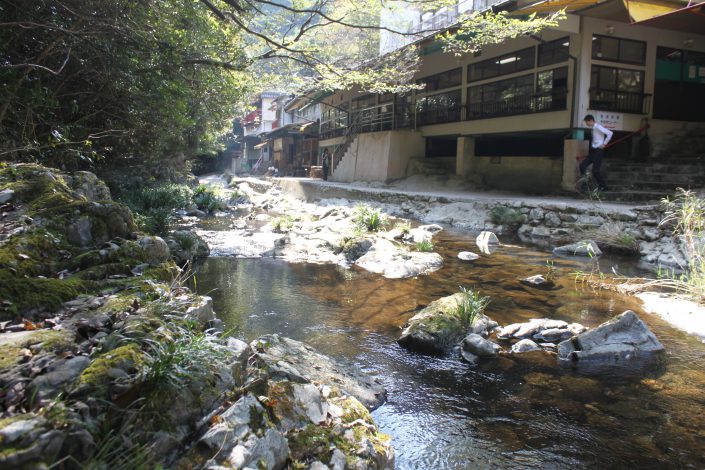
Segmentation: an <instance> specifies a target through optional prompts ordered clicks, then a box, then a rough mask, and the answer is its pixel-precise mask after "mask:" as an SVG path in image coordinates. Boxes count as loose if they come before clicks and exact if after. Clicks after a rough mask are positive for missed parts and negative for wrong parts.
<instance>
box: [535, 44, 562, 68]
mask: <svg viewBox="0 0 705 470" xmlns="http://www.w3.org/2000/svg"><path fill="white" fill-rule="evenodd" d="M569 49H570V38H568V37H564V38H561V39H556V40H555V41H551V42H547V43H544V44H541V45H539V54H538V62H539V67H543V66H544V65H551V64H559V63H561V62H565V61H567V60H568V51H569Z"/></svg>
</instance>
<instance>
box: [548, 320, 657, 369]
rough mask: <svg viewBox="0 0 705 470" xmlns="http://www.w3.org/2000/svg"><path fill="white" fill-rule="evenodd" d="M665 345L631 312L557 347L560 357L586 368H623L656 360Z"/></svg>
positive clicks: (562, 359)
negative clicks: (629, 364)
mask: <svg viewBox="0 0 705 470" xmlns="http://www.w3.org/2000/svg"><path fill="white" fill-rule="evenodd" d="M663 349H664V348H663V345H662V344H661V343H660V342H659V340H658V339H657V338H656V336H655V335H654V334H653V333H652V332H651V330H649V327H648V326H646V324H645V323H644V322H643V321H642V320H641V319H640V318H639V317H638V316H637V314H636V313H634V312H632V311H631V310H627V311H626V312H624V313H622V314H620V315H617V316H616V317H614V318H612V319H611V320H609V321H607V322H605V323H603V324H601V325H600V326H598V327H597V328H595V329H593V330H590V331H587V332H584V333H581V334H579V335H577V336H575V337H573V338H571V339H568V340H566V341H563V342H562V343H560V344H559V345H558V358H559V360H561V361H566V362H568V361H570V362H574V363H577V364H578V365H580V364H585V365H596V366H622V365H626V364H628V363H632V362H634V361H640V360H644V359H650V358H653V356H654V353H657V352H659V351H663Z"/></svg>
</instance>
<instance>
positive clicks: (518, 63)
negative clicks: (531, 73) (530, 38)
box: [468, 47, 536, 82]
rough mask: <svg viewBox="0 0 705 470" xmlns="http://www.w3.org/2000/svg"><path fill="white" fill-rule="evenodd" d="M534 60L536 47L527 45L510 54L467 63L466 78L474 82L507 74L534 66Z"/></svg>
mask: <svg viewBox="0 0 705 470" xmlns="http://www.w3.org/2000/svg"><path fill="white" fill-rule="evenodd" d="M535 62H536V48H535V47H529V48H526V49H522V50H520V51H516V52H512V53H511V54H505V55H501V56H499V57H494V58H492V59H487V60H483V61H482V62H478V63H476V64H470V65H468V77H469V78H468V80H469V81H471V82H476V81H478V80H485V79H487V78H492V77H497V76H499V75H507V74H510V73H515V72H521V71H522V70H529V69H533V68H534V64H535Z"/></svg>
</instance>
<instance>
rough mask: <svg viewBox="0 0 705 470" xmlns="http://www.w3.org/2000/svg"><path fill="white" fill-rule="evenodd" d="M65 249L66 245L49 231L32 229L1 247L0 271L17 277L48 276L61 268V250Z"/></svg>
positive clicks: (13, 237) (14, 237)
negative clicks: (5, 271)
mask: <svg viewBox="0 0 705 470" xmlns="http://www.w3.org/2000/svg"><path fill="white" fill-rule="evenodd" d="M64 248H66V245H65V244H63V243H62V242H61V241H60V240H59V239H58V238H57V237H56V236H54V235H53V234H51V233H49V232H48V231H47V230H44V229H40V228H38V229H31V230H28V231H26V232H24V233H22V234H21V235H14V236H12V237H11V238H10V239H9V240H7V241H6V242H5V243H4V244H3V245H2V246H0V269H3V270H5V269H8V270H10V271H12V272H13V274H15V275H16V276H25V275H28V276H40V275H47V274H49V273H51V272H53V271H54V270H56V269H57V268H58V267H59V265H60V262H59V259H58V258H59V250H61V249H64Z"/></svg>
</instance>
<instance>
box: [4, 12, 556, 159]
mask: <svg viewBox="0 0 705 470" xmlns="http://www.w3.org/2000/svg"><path fill="white" fill-rule="evenodd" d="M448 3H452V2H451V0H437V1H433V2H428V1H421V0H404V1H399V0H396V1H389V0H35V1H32V2H25V1H22V0H0V16H2V18H3V20H2V22H0V44H2V49H1V50H0V84H2V86H0V158H3V159H11V158H12V159H30V160H38V161H44V162H47V163H50V164H52V165H58V166H64V167H68V168H71V167H77V166H80V165H84V166H85V165H93V164H95V163H96V162H103V163H104V164H106V163H107V164H112V165H118V166H124V164H125V163H126V162H131V163H130V164H133V163H141V162H144V161H156V162H164V161H167V160H168V159H169V158H170V157H171V156H173V155H175V154H178V153H184V154H186V156H187V157H188V156H191V155H195V154H198V153H202V152H203V151H204V150H205V149H208V148H213V146H215V145H216V144H217V140H216V137H217V136H218V135H219V134H222V133H223V132H224V130H225V129H227V128H229V127H230V123H231V118H232V116H233V115H234V114H235V110H236V108H237V106H238V105H239V104H240V103H243V102H247V101H248V100H247V97H248V96H250V94H251V93H253V92H254V91H257V90H261V89H263V88H265V87H269V88H279V89H284V90H294V89H299V88H310V87H316V88H322V89H344V88H350V87H353V86H359V87H361V88H363V89H366V90H370V91H373V92H377V93H382V92H389V91H403V90H407V89H409V88H411V87H413V86H414V84H413V83H412V81H411V78H412V76H413V73H414V72H415V70H416V67H417V64H418V60H419V58H418V54H417V53H416V50H415V48H414V47H413V46H410V47H406V48H402V49H399V50H397V51H395V52H393V53H391V54H388V55H385V56H382V57H377V51H378V43H379V34H380V31H387V32H393V33H397V34H401V35H423V34H427V33H434V32H435V31H433V30H428V31H420V32H418V31H417V32H413V33H411V32H408V31H405V30H404V29H403V27H399V28H397V27H390V26H388V25H383V26H380V24H381V23H380V18H381V17H382V14H383V12H387V13H389V12H392V14H393V12H394V11H395V10H394V9H400V8H411V7H414V8H416V7H418V8H420V9H421V8H431V9H433V8H438V7H440V6H442V5H445V4H448ZM554 21H555V17H553V18H551V17H549V18H546V19H539V18H531V19H530V21H528V22H527V21H520V20H515V19H510V18H508V17H506V16H504V15H501V14H492V13H486V14H483V15H477V14H475V15H470V16H467V17H463V18H460V24H459V27H457V28H453V29H452V30H450V31H444V32H442V34H440V35H439V36H438V38H437V40H439V41H442V42H443V44H444V45H445V47H447V48H448V50H451V51H453V52H455V53H459V54H462V53H465V52H468V51H471V50H474V49H477V48H479V47H482V46H483V45H485V44H489V43H493V42H499V41H502V40H504V39H506V38H508V37H514V36H516V35H519V34H526V33H530V32H534V31H537V30H539V29H541V28H543V27H546V26H547V25H550V24H553V22H554ZM413 37H414V38H415V37H417V36H413Z"/></svg>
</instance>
